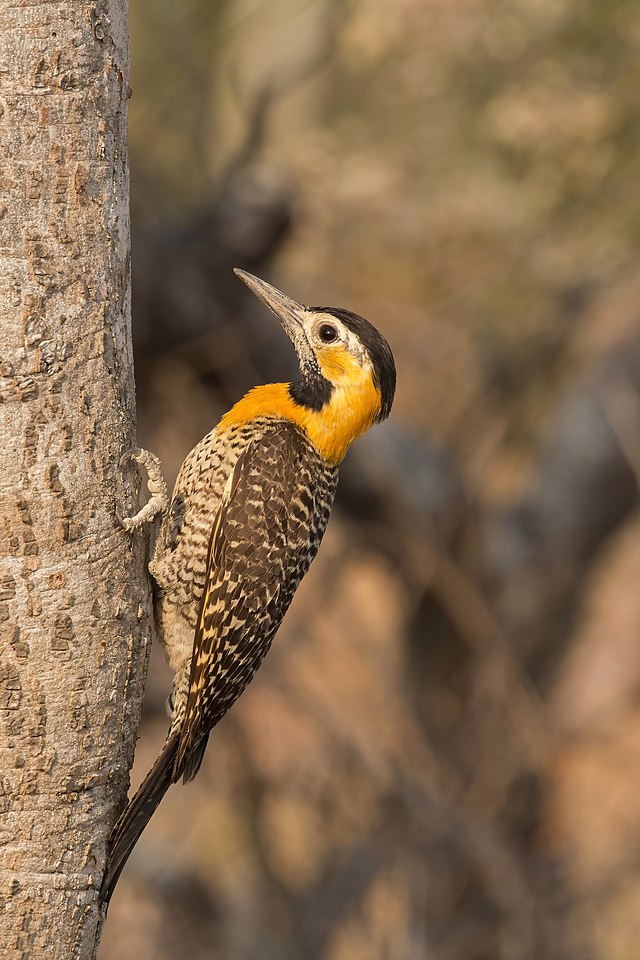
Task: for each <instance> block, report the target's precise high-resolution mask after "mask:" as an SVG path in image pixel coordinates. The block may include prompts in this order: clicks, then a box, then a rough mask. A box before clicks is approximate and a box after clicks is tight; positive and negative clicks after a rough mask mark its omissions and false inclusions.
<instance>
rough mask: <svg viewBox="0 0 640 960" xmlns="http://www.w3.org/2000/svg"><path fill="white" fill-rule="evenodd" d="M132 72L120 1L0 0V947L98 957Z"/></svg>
mask: <svg viewBox="0 0 640 960" xmlns="http://www.w3.org/2000/svg"><path fill="white" fill-rule="evenodd" d="M128 79H129V49H128V34H127V20H126V0H98V2H94V3H87V2H82V0H57V2H55V3H50V2H49V3H38V2H35V3H33V2H26V0H17V2H12V3H1V4H0V152H1V156H2V163H1V164H0V302H1V309H2V313H1V320H0V430H1V441H2V442H1V444H0V641H1V642H0V957H2V958H3V960H14V958H23V957H24V958H29V960H39V958H41V957H47V958H51V960H56V958H64V960H69V958H71V957H74V958H78V960H84V958H90V957H93V956H94V954H95V949H96V940H97V937H98V935H99V927H100V921H99V917H98V911H97V907H96V898H97V888H98V887H99V885H100V880H101V876H102V871H103V867H104V859H105V841H106V838H107V835H108V832H109V829H110V827H111V825H112V823H113V821H114V819H115V817H116V814H117V812H118V809H119V808H120V807H121V805H122V802H123V800H124V794H125V790H126V786H127V782H128V769H129V766H130V762H131V758H132V754H133V747H134V741H135V732H136V729H137V725H138V720H139V713H140V706H141V698H142V692H141V691H142V686H143V680H144V672H145V669H146V660H147V651H148V646H149V639H150V632H149V620H148V613H149V597H148V586H147V578H146V575H145V570H144V556H143V551H142V548H141V545H140V538H137V539H136V541H135V542H134V541H133V540H132V537H131V535H130V534H127V533H126V532H125V531H124V530H122V529H121V528H120V527H119V525H118V523H117V521H116V508H117V507H120V509H123V510H125V509H127V508H128V509H130V508H131V506H132V504H131V500H130V498H128V497H127V490H126V485H125V483H124V482H123V480H122V479H121V473H120V468H119V465H118V464H119V458H120V455H121V454H122V452H123V451H124V450H126V449H127V448H128V447H130V446H131V445H132V441H133V434H134V419H135V416H134V405H135V400H134V384H133V361H132V351H131V338H130V322H129V304H130V280H129V276H130V270H129V267H130V256H129V243H130V239H129V184H128V168H127V152H126V112H127V111H126V106H127V99H128V96H129V87H128ZM128 469H129V471H130V472H131V473H132V472H133V471H132V470H131V468H128Z"/></svg>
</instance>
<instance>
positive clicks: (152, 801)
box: [99, 733, 180, 904]
mask: <svg viewBox="0 0 640 960" xmlns="http://www.w3.org/2000/svg"><path fill="white" fill-rule="evenodd" d="M179 742H180V737H179V735H178V734H176V733H174V734H172V735H171V736H170V737H169V738H168V739H167V741H166V743H165V745H164V747H163V748H162V750H161V752H160V755H159V756H158V759H157V760H156V762H155V763H154V765H153V766H152V767H151V770H150V771H149V773H148V774H147V776H146V777H145V779H144V781H143V783H142V785H141V786H140V788H139V789H138V791H137V793H136V794H135V796H134V797H133V799H132V800H131V801H130V802H129V803H128V804H127V806H126V808H125V810H124V812H123V814H122V816H121V817H120V818H119V819H118V821H117V823H116V824H115V826H114V828H113V830H112V831H111V836H110V837H109V854H108V858H107V867H106V870H105V874H104V879H103V881H102V886H101V888H100V898H99V902H100V903H101V904H102V903H106V904H108V903H109V900H110V899H111V894H112V893H113V891H114V888H115V885H116V883H117V882H118V878H119V876H120V874H121V873H122V869H123V867H124V865H125V863H126V862H127V860H128V859H129V855H130V853H131V851H132V850H133V848H134V847H135V845H136V843H137V841H138V838H139V837H140V834H141V833H142V831H143V830H144V828H145V827H146V825H147V824H148V823H149V820H150V819H151V817H152V816H153V813H154V811H155V809H156V807H157V806H158V804H159V803H160V801H161V800H162V798H163V797H164V795H165V793H166V792H167V790H168V789H169V787H170V786H171V782H172V780H173V769H174V761H175V757H176V753H177V750H178V744H179Z"/></svg>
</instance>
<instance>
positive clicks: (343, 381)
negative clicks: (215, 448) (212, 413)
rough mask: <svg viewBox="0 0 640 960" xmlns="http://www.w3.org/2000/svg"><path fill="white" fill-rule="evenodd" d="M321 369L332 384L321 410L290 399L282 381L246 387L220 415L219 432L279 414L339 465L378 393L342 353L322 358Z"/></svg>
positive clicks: (370, 416)
mask: <svg viewBox="0 0 640 960" xmlns="http://www.w3.org/2000/svg"><path fill="white" fill-rule="evenodd" d="M350 361H351V362H350ZM322 371H323V374H324V375H325V376H326V377H327V379H329V380H331V382H332V384H333V386H334V389H333V392H332V394H331V399H330V401H329V403H327V404H326V405H325V406H324V407H323V409H322V410H319V411H318V410H311V409H310V408H309V407H305V406H303V405H301V404H299V403H296V401H295V400H293V398H292V397H291V394H290V393H289V384H288V383H269V384H266V385H265V386H262V387H254V388H253V390H250V391H249V393H248V394H247V395H246V396H245V397H243V398H242V400H239V401H238V403H236V404H235V406H233V407H232V408H231V410H229V412H228V413H227V414H225V416H224V417H223V418H222V420H221V421H220V424H219V427H218V429H219V430H220V431H222V432H223V431H224V430H228V429H229V428H231V427H236V426H241V425H242V424H245V423H249V422H250V421H251V420H254V419H255V418H256V417H278V418H280V417H281V418H284V419H286V420H291V421H292V422H293V423H295V424H297V425H298V426H299V427H301V429H302V430H304V431H305V433H306V434H307V436H308V437H309V439H310V440H311V442H312V443H313V445H314V446H315V448H316V450H317V451H318V452H319V453H320V455H321V456H322V457H323V458H324V459H325V460H326V461H327V462H328V463H331V464H338V463H340V462H341V460H342V459H343V457H344V455H345V453H346V452H347V450H348V449H349V446H350V444H351V443H353V441H354V440H355V439H356V438H357V437H359V436H361V435H362V434H363V433H365V432H366V431H367V430H368V429H369V427H370V426H371V425H372V424H373V422H374V421H375V419H376V417H377V416H378V413H379V412H380V393H379V391H378V390H377V388H376V386H375V384H374V383H373V379H372V377H371V373H370V371H366V370H363V368H362V367H360V365H359V364H358V363H357V361H356V360H355V359H353V358H350V357H348V356H346V357H345V355H344V353H343V354H342V356H340V355H339V354H338V353H337V352H336V355H335V356H330V355H328V356H325V357H323V362H322Z"/></svg>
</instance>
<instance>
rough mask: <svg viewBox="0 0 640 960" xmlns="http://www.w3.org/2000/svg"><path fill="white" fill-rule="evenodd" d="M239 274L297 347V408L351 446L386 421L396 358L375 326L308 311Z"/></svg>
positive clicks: (341, 313)
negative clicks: (313, 416) (372, 428)
mask: <svg viewBox="0 0 640 960" xmlns="http://www.w3.org/2000/svg"><path fill="white" fill-rule="evenodd" d="M235 272H236V274H237V275H238V276H239V277H240V279H241V280H243V281H244V282H245V283H246V285H247V286H248V287H249V289H250V290H252V291H253V293H255V295H256V296H257V297H258V298H259V299H260V300H262V302H263V303H264V304H266V306H267V307H269V309H270V310H271V311H272V312H273V313H274V314H275V315H276V317H277V318H278V320H279V321H280V323H281V324H282V327H283V329H284V331H285V333H286V334H287V336H288V337H289V339H290V340H291V342H292V343H293V346H294V348H295V351H296V354H297V356H298V362H299V363H300V371H301V374H302V376H301V378H300V380H297V381H295V382H294V383H291V384H289V393H290V396H291V398H292V400H293V401H294V403H296V404H298V405H299V406H301V407H303V408H306V410H308V411H309V412H310V414H316V415H317V418H316V420H317V424H316V426H317V427H318V428H319V427H320V426H321V424H325V426H326V429H327V430H330V429H333V430H338V431H342V433H343V434H344V437H345V440H346V439H347V437H348V442H351V440H353V439H355V437H357V436H360V434H362V433H364V432H365V431H366V430H368V428H369V427H370V426H371V425H372V424H373V423H376V422H378V421H380V420H384V419H386V417H388V416H389V413H390V411H391V405H392V403H393V397H394V394H395V388H396V368H395V363H394V360H393V354H392V352H391V348H390V347H389V344H388V343H387V341H386V340H385V339H384V337H383V336H382V335H381V334H380V333H378V331H377V330H376V328H375V327H374V326H373V324H371V323H369V321H368V320H365V319H364V318H363V317H360V316H358V314H356V313H351V311H349V310H342V309H340V308H336V307H306V306H304V304H302V303H297V302H296V301H295V300H292V299H291V297H288V296H287V295H286V294H285V293H282V292H281V291H280V290H278V289H277V288H276V287H273V286H271V284H270V283H266V282H265V281H264V280H260V279H258V277H254V276H252V275H251V274H250V273H245V271H244V270H238V269H236V271H235Z"/></svg>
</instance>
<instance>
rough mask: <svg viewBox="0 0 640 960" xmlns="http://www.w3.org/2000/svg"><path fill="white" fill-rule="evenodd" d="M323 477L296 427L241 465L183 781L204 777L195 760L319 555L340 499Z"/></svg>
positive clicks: (214, 576) (200, 633)
mask: <svg viewBox="0 0 640 960" xmlns="http://www.w3.org/2000/svg"><path fill="white" fill-rule="evenodd" d="M319 479H321V478H319V461H318V457H317V455H316V454H315V452H314V451H313V450H312V448H311V447H310V444H309V441H308V440H307V439H306V438H305V437H304V436H303V434H302V433H301V432H300V431H299V430H298V428H297V427H295V426H294V425H293V424H288V423H286V422H279V423H278V424H276V425H274V426H273V427H270V428H269V429H268V430H266V431H265V432H264V433H263V434H262V435H261V436H260V438H257V439H255V440H254V441H253V442H252V443H251V444H250V445H249V446H248V447H247V449H246V450H245V451H244V453H242V454H241V455H240V457H239V458H238V460H237V462H236V466H235V468H234V470H233V473H232V475H231V477H230V479H229V482H228V484H227V487H226V489H225V492H224V495H223V498H222V502H221V505H220V508H219V510H218V512H217V514H216V517H215V520H214V523H213V526H212V532H211V538H210V542H209V552H208V558H207V574H206V581H205V589H204V593H203V597H202V601H201V605H200V613H199V617H198V624H197V627H196V632H195V638H194V646H193V654H192V657H191V675H190V683H189V693H188V697H187V703H186V708H185V714H184V720H183V722H182V723H181V729H180V744H179V747H178V752H177V756H176V763H175V767H174V773H173V779H174V780H176V779H178V777H179V776H181V775H182V774H183V773H184V775H185V777H186V778H187V779H189V778H190V777H191V776H193V775H194V774H195V772H196V771H197V768H198V766H199V759H198V760H197V761H196V763H195V764H194V763H193V762H190V758H191V761H193V758H194V756H195V755H196V754H195V752H196V751H198V748H199V746H200V745H201V744H202V741H203V739H204V738H206V736H207V735H208V733H209V731H210V729H211V728H212V727H213V726H214V725H215V724H216V723H217V722H218V720H219V719H220V718H221V717H222V716H223V715H224V713H226V711H227V710H228V708H229V707H230V706H231V704H232V703H233V702H234V701H235V700H236V699H237V697H238V696H239V695H240V693H242V691H243V690H244V688H245V686H246V685H247V683H248V682H249V680H251V678H252V676H253V674H254V672H255V670H256V669H257V668H258V666H259V665H260V663H261V661H262V658H263V657H264V655H265V653H266V652H267V650H268V647H269V644H270V642H271V639H272V637H273V634H274V633H275V631H276V630H277V628H278V626H279V625H280V622H281V620H282V617H283V616H284V614H285V612H286V610H287V607H288V606H289V603H290V602H291V599H292V597H293V594H294V593H295V590H296V588H297V586H298V583H299V582H300V580H301V579H302V577H303V576H304V574H305V573H306V571H307V569H308V566H309V564H310V562H311V560H312V559H313V557H314V556H315V553H316V551H317V549H318V546H319V543H320V539H321V537H322V533H323V531H324V526H325V525H326V520H327V519H328V515H329V511H330V509H331V500H332V499H333V489H331V491H330V492H328V493H327V494H326V495H325V496H320V497H319V495H318V488H319V487H322V483H320V484H319ZM205 742H206V741H205ZM201 753H202V748H201V749H200V754H201Z"/></svg>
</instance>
